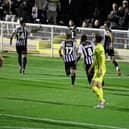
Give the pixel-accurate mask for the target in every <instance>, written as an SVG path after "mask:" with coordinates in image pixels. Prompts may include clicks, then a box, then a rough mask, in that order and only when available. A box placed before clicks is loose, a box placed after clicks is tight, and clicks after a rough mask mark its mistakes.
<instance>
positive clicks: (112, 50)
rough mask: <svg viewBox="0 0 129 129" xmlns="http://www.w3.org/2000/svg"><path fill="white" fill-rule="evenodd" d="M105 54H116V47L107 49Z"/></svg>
mask: <svg viewBox="0 0 129 129" xmlns="http://www.w3.org/2000/svg"><path fill="white" fill-rule="evenodd" d="M105 54H108V56H114V48H109V49H105Z"/></svg>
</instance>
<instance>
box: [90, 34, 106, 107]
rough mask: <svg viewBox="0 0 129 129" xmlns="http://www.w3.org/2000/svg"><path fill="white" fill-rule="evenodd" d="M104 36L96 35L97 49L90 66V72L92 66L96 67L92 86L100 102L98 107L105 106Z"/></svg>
mask: <svg viewBox="0 0 129 129" xmlns="http://www.w3.org/2000/svg"><path fill="white" fill-rule="evenodd" d="M101 40H102V37H101V36H100V35H96V36H95V45H96V47H95V50H94V54H93V55H94V61H93V63H92V65H91V66H90V68H89V70H88V73H89V74H90V73H91V71H92V68H94V76H93V78H92V82H91V86H92V90H93V91H94V92H95V93H96V95H97V97H98V102H99V103H98V104H97V106H96V108H104V106H105V99H104V97H103V88H102V81H103V78H104V75H105V72H106V65H105V52H104V47H103V44H102V43H101Z"/></svg>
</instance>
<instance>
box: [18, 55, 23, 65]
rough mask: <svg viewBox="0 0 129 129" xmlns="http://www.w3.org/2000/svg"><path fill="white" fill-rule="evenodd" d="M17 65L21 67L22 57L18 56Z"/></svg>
mask: <svg viewBox="0 0 129 129" xmlns="http://www.w3.org/2000/svg"><path fill="white" fill-rule="evenodd" d="M18 64H19V65H20V67H21V66H22V55H20V54H19V55H18Z"/></svg>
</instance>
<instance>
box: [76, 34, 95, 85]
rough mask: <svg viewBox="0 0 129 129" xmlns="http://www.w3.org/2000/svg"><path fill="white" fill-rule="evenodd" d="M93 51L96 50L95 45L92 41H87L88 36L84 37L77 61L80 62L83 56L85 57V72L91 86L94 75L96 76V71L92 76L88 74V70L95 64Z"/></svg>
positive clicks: (91, 73)
mask: <svg viewBox="0 0 129 129" xmlns="http://www.w3.org/2000/svg"><path fill="white" fill-rule="evenodd" d="M93 50H94V45H93V43H92V42H91V41H88V40H87V36H86V35H82V36H81V42H80V46H79V51H78V59H77V61H79V59H80V58H81V55H83V56H84V64H85V72H86V75H87V78H88V82H89V84H90V83H91V80H92V78H93V74H94V69H92V70H91V72H90V74H88V70H89V68H90V66H91V64H92V63H93Z"/></svg>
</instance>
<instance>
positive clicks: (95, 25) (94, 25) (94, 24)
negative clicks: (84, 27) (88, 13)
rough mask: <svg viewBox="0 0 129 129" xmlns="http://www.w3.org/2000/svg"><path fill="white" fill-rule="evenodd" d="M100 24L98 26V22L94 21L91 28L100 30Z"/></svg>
mask: <svg viewBox="0 0 129 129" xmlns="http://www.w3.org/2000/svg"><path fill="white" fill-rule="evenodd" d="M100 26H101V24H100V20H98V19H96V20H95V21H94V23H93V26H92V27H93V28H100Z"/></svg>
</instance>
